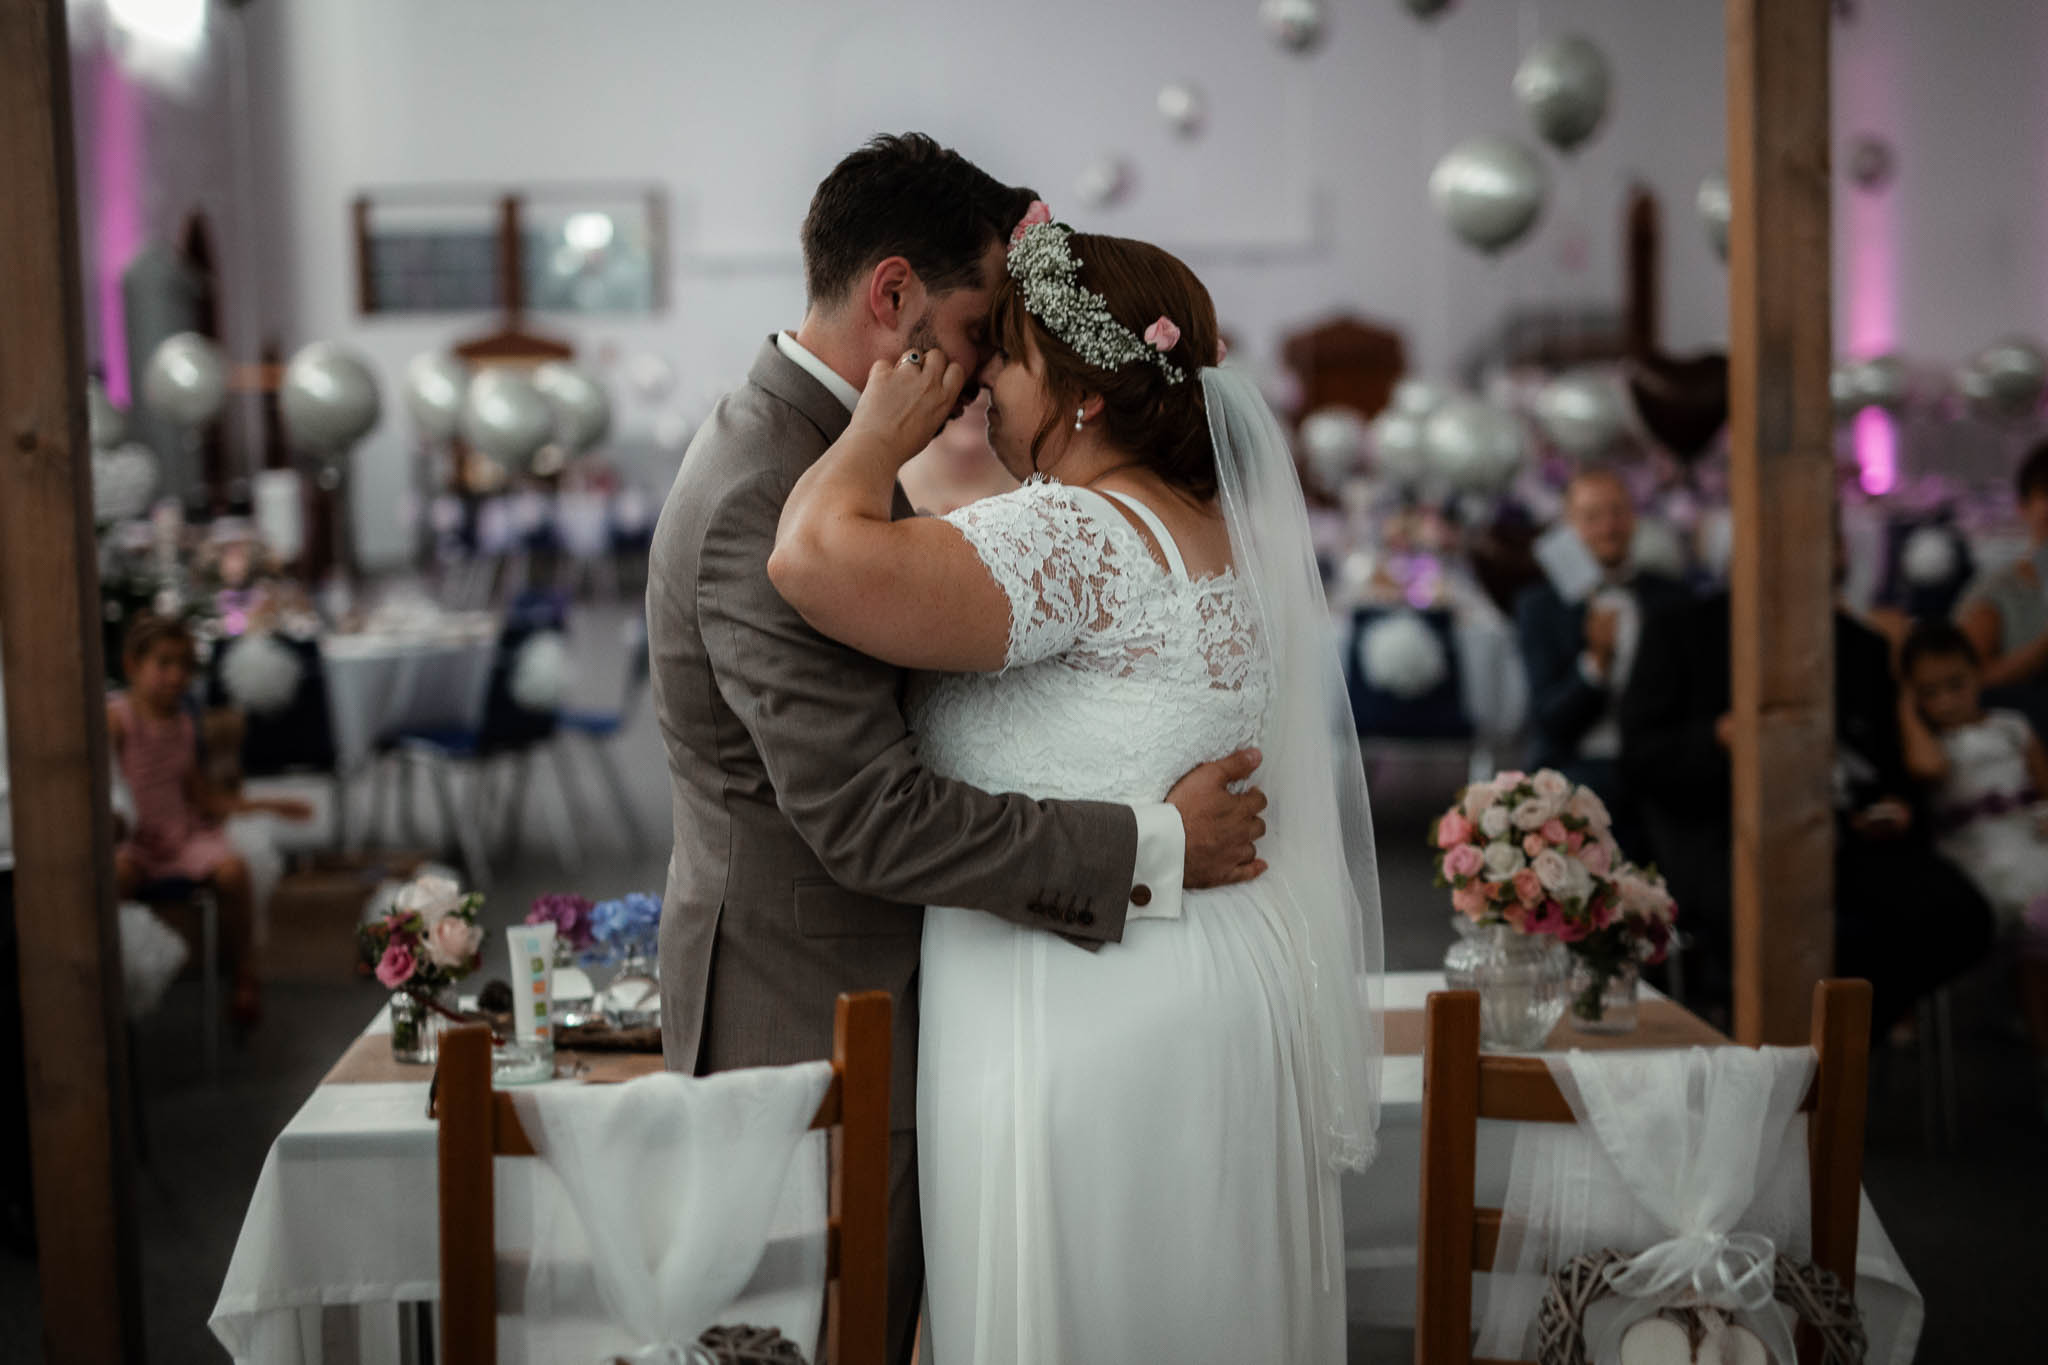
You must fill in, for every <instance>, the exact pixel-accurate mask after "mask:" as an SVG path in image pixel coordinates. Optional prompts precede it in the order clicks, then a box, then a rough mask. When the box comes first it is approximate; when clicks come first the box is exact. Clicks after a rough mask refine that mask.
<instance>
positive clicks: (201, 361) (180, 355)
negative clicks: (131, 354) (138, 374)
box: [142, 332, 228, 428]
mask: <svg viewBox="0 0 2048 1365" xmlns="http://www.w3.org/2000/svg"><path fill="white" fill-rule="evenodd" d="M227 396H228V367H227V361H226V359H225V358H224V357H223V356H222V355H221V350H220V347H219V345H217V344H216V343H215V342H214V341H213V340H212V339H211V338H208V337H203V336H201V335H199V333H197V332H179V333H178V334H177V335H175V336H170V337H166V338H164V340H163V341H162V342H160V343H158V345H157V348H156V350H154V351H152V352H151V353H150V357H149V361H148V363H146V364H145V365H144V366H143V367H142V402H143V405H144V406H145V407H147V408H148V409H149V410H150V411H151V412H153V413H155V414H157V415H158V416H160V417H162V418H164V419H165V420H166V421H169V422H173V423H175V424H176V425H178V426H181V427H187V428H191V427H203V426H205V425H206V424H207V423H208V422H211V421H212V420H213V419H214V418H216V417H218V416H220V410H221V406H222V405H223V404H224V403H226V402H227Z"/></svg>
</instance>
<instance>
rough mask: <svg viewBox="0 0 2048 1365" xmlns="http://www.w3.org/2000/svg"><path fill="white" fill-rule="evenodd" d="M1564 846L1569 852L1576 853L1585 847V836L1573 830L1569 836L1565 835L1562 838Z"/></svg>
mask: <svg viewBox="0 0 2048 1365" xmlns="http://www.w3.org/2000/svg"><path fill="white" fill-rule="evenodd" d="M1564 846H1565V847H1566V848H1567V849H1569V850H1570V851H1571V852H1573V853H1577V852H1578V851H1579V850H1580V849H1582V848H1584V847H1585V846H1586V836H1585V835H1583V834H1581V833H1579V832H1578V831H1577V830H1573V831H1572V832H1571V833H1570V834H1567V835H1566V836H1565V837H1564Z"/></svg>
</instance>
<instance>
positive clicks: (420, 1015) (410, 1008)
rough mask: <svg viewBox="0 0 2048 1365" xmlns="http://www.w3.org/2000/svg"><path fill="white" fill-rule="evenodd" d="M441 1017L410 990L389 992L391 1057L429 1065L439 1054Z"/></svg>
mask: <svg viewBox="0 0 2048 1365" xmlns="http://www.w3.org/2000/svg"><path fill="white" fill-rule="evenodd" d="M441 1025H442V1016H441V1015H439V1014H437V1013H436V1012H435V1011H434V1010H433V1009H432V1008H431V1007H429V1006H428V1004H427V1002H426V1001H424V1000H422V999H421V998H420V997H419V996H417V995H414V994H413V993H412V992H411V991H393V992H392V993H391V1059H392V1060H393V1061H397V1062H407V1063H411V1064H413V1065H417V1066H431V1065H433V1063H434V1061H435V1060H436V1059H437V1058H438V1057H439V1056H440V1055H441Z"/></svg>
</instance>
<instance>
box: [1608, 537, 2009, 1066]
mask: <svg viewBox="0 0 2048 1365" xmlns="http://www.w3.org/2000/svg"><path fill="white" fill-rule="evenodd" d="M1836 548H1837V554H1836V560H1837V566H1836V567H1837V580H1838V581H1839V578H1840V571H1841V555H1840V539H1839V537H1838V538H1837V542H1836ZM1834 626H1835V630H1834V635H1835V645H1834V650H1835V746H1836V747H1835V773H1834V793H1835V814H1836V831H1835V859H1834V862H1835V970H1836V971H1837V972H1838V973H1840V974H1841V975H1843V976H1856V977H1863V978H1865V979H1867V980H1868V981H1869V982H1870V983H1871V986H1872V989H1873V992H1874V996H1875V998H1874V1000H1873V1001H1872V1019H1871V1022H1872V1027H1873V1029H1874V1030H1877V1031H1879V1032H1880V1033H1882V1032H1883V1031H1885V1030H1888V1029H1890V1027H1891V1026H1892V1025H1893V1024H1895V1023H1897V1022H1899V1021H1900V1020H1901V1019H1902V1018H1904V1017H1905V1015H1906V1014H1907V1013H1908V1012H1909V1011H1910V1010H1911V1009H1912V1006H1913V1003H1914V1002H1915V1001H1917V1000H1918V999H1920V998H1921V997H1922V996H1924V995H1926V994H1928V993H1929V992H1931V991H1933V990H1934V989H1935V988H1936V987H1938V986H1940V985H1941V984H1942V983H1943V982H1945V981H1947V980H1949V979H1950V978H1951V977H1953V976H1955V975H1957V974H1958V973H1960V972H1962V971H1965V970H1967V969H1968V968H1969V967H1971V966H1973V965H1974V964H1975V963H1976V962H1977V961H1978V960H1980V959H1981V958H1982V957H1983V956H1984V954H1985V953H1986V952H1988V951H1989V950H1990V947H1991V938H1992V918H1991V907H1990V906H1989V905H1988V904H1987V903H1986V902H1985V899H1984V897H1983V895H1982V894H1980V893H1979V892H1978V890H1977V888H1976V887H1975V886H1973V885H1971V884H1970V880H1969V878H1967V877H1965V876H1964V875H1963V874H1962V873H1961V872H1960V871H1958V870H1957V869H1956V867H1955V866H1954V865H1953V864H1951V863H1950V862H1948V861H1947V860H1946V859H1944V858H1943V857H1941V856H1940V854H1938V853H1937V852H1936V851H1935V849H1934V844H1933V839H1932V837H1931V832H1930V830H1929V828H1928V826H1929V822H1928V821H1927V820H1926V819H1924V818H1923V817H1922V815H1921V813H1920V812H1919V810H1918V809H1917V808H1916V803H1915V801H1914V795H1915V788H1914V784H1913V780H1912V777H1911V774H1910V773H1908V771H1907V770H1906V765H1905V759H1904V756H1903V754H1902V752H1901V747H1900V735H1899V700H1898V690H1897V688H1896V687H1895V686H1894V685H1893V682H1892V671H1891V657H1890V649H1889V647H1888V646H1887V645H1886V644H1885V642H1884V640H1883V639H1882V638H1880V637H1879V636H1878V635H1877V634H1876V633H1875V632H1873V631H1871V630H1869V629H1868V628H1866V627H1865V626H1863V625H1861V624H1859V623H1858V622H1857V621H1855V620H1854V619H1853V618H1851V617H1850V616H1848V615H1847V614H1845V613H1844V612H1842V611H1840V610H1837V611H1836V612H1835V614H1834ZM1729 667H1730V656H1729V609H1728V597H1727V595H1726V594H1725V593H1724V594H1719V595H1716V596H1714V597H1711V598H1708V599H1706V600H1704V601H1702V602H1699V603H1697V604H1695V605H1692V606H1688V607H1684V608H1681V609H1679V610H1676V611H1671V612H1666V613H1665V614H1664V615H1662V616H1658V617H1655V618H1653V619H1652V620H1651V621H1650V623H1649V625H1648V626H1647V627H1646V628H1645V630H1644V632H1643V641H1642V645H1641V648H1640V650H1639V652H1638V654H1637V657H1636V667H1635V673H1634V675H1633V676H1632V677H1631V678H1630V679H1629V685H1628V690H1627V692H1626V693H1625V694H1624V695H1623V697H1622V701H1621V732H1622V754H1621V765H1622V774H1623V776H1624V778H1626V780H1627V781H1628V783H1629V785H1630V788H1631V790H1632V791H1633V792H1634V794H1635V797H1636V800H1637V802H1638V803H1639V807H1638V808H1639V809H1640V810H1641V812H1642V814H1643V817H1644V820H1645V822H1646V823H1647V824H1648V825H1649V827H1650V836H1651V842H1652V843H1653V844H1654V846H1655V848H1656V851H1657V857H1658V862H1659V866H1660V869H1661V870H1662V871H1663V872H1664V874H1665V876H1666V878H1667V879H1668V880H1669V882H1670V885H1671V892H1672V894H1673V895H1674V896H1675V897H1677V899H1678V904H1679V907H1680V912H1681V914H1682V915H1683V916H1684V919H1683V921H1682V923H1683V926H1684V928H1685V929H1686V931H1687V933H1688V934H1689V935H1690V936H1691V939H1692V944H1693V946H1692V948H1691V949H1690V950H1689V951H1688V954H1687V957H1686V979H1687V982H1688V984H1689V985H1694V984H1695V983H1696V988H1695V990H1694V991H1693V994H1694V995H1695V996H1696V997H1697V998H1698V1001H1699V1003H1702V1004H1706V1005H1708V1006H1709V1007H1710V1008H1711V1007H1715V1006H1719V1007H1723V1008H1725V1005H1726V1002H1727V1001H1728V999H1729V997H1730V990H1731V986H1732V982H1733V952H1732V943H1731V934H1730V908H1729V907H1730V894H1731V886H1730V882H1731V877H1730V872H1731V869H1730V856H1731V850H1732V848H1733V839H1732V835H1731V822H1730V802H1731V796H1730V773H1729V759H1728V751H1729V747H1730V745H1731V744H1732V743H1733V736H1734V724H1733V717H1732V716H1731V715H1730V713H1729Z"/></svg>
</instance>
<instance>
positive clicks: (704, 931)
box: [647, 134, 1265, 1361]
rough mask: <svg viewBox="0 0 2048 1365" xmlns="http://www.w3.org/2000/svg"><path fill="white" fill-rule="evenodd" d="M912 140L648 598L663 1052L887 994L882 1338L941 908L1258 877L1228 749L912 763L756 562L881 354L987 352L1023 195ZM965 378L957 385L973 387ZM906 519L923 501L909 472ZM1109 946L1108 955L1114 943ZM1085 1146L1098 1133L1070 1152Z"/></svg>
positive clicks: (916, 1246) (777, 359) (709, 424)
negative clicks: (662, 861)
mask: <svg viewBox="0 0 2048 1365" xmlns="http://www.w3.org/2000/svg"><path fill="white" fill-rule="evenodd" d="M1031 199H1032V195H1031V193H1030V192H1029V191H1026V190H1014V189H1010V188H1008V187H1006V186H1004V185H1002V184H1000V183H998V182H997V181H995V180H994V179H992V178H990V177H989V176H988V175H987V174H986V173H984V172H983V171H981V170H980V169H979V168H977V167H976V166H974V165H973V164H972V163H971V162H969V161H967V160H966V159H965V158H963V157H961V156H959V155H958V154H957V153H955V152H952V151H948V150H946V149H944V148H941V147H939V146H938V145H937V144H936V143H934V142H933V141H932V140H931V139H929V138H926V137H923V136H921V135H917V134H911V135H907V136H903V137H883V138H877V139H875V140H874V141H873V142H871V143H869V144H868V145H867V146H866V147H864V148H862V149H861V150H859V151H857V152H855V153H853V154H852V155H851V156H849V157H847V158H846V159H845V160H844V161H842V162H840V164H839V165H838V167H837V168H835V169H834V170H833V172H832V173H831V175H830V176H828V177H827V178H826V179H825V181H824V183H823V184H821V185H820V186H819V187H818V191H817V194H816V197H815V198H814V199H813V200H812V201H811V208H810V212H809V214H808V215H807V216H806V218H805V220H804V226H803V248H804V275H805V285H806V289H807V291H808V294H809V309H808V312H807V314H806V316H805V318H804V323H803V326H802V328H801V329H800V330H799V331H798V332H797V333H796V334H794V335H791V334H789V333H787V332H784V333H780V334H778V335H776V336H773V337H770V338H769V339H768V341H767V343H766V344H765V345H763V346H762V348H761V352H760V355H759V356H758V357H757V358H756V359H755V361H754V367H753V370H752V372H751V373H750V374H749V375H748V377H747V382H746V383H745V384H744V385H742V386H741V387H740V388H738V389H735V390H733V391H732V392H731V393H729V394H727V395H726V396H725V397H724V398H723V399H722V400H720V402H719V404H718V406H717V407H716V408H715V409H714V410H713V411H712V414H711V416H710V418H709V419H708V420H707V421H706V422H705V424H704V426H703V428H702V429H701V430H700V431H698V433H697V435H696V438H695V439H694V440H693V441H692V442H691V443H690V448H689V451H688V453H687V454H685V455H684V457H683V463H682V469H681V472H680V473H679V474H678V475H677V477H676V481H675V486H674V488H673V489H672V490H671V492H670V493H669V496H668V501H667V504H666V505H665V506H664V507H663V509H662V513H661V521H660V524H659V525H658V527H657V528H656V530H655V535H654V548H653V553H652V559H651V562H650V566H649V575H648V589H647V616H648V625H649V629H650V635H651V642H652V649H653V675H654V676H653V690H654V702H655V711H656V714H657V716H658V717H659V718H660V721H661V730H662V738H663V740H664V742H665V743H666V745H667V748H668V761H669V772H670V777H671V782H672V785H673V790H674V812H675V850H674V853H673V854H672V855H671V857H670V860H669V874H668V894H667V899H666V902H665V904H664V905H663V908H662V920H661V972H662V1045H663V1051H664V1052H665V1054H666V1058H667V1062H668V1065H669V1067H670V1068H671V1069H673V1070H678V1071H689V1072H695V1073H698V1074H702V1073H705V1072H710V1071H720V1070H726V1069H729V1068H734V1067H746V1066H764V1065H776V1064H781V1063H787V1062H795V1061H804V1060H810V1059H815V1058H819V1057H824V1056H827V1055H829V1053H830V1050H831V1042H832V1005H833V1000H834V998H835V997H836V996H837V994H838V993H839V992H841V991H854V990H872V989H882V990H886V991H888V992H889V993H890V994H891V995H892V996H894V997H895V1001H896V1026H895V1028H896V1032H895V1050H894V1056H893V1059H892V1075H891V1082H890V1085H891V1093H890V1110H891V1118H892V1124H891V1126H892V1127H893V1129H894V1130H895V1134H894V1138H893V1141H892V1144H891V1149H892V1150H891V1155H892V1165H893V1169H892V1171H891V1191H890V1238H889V1290H890V1293H889V1298H890V1305H889V1328H890V1350H891V1358H892V1359H894V1360H899V1361H907V1360H908V1359H909V1358H910V1352H911V1345H912V1341H913V1336H914V1332H915V1324H916V1317H917V1311H918V1302H919V1299H920V1297H921V1295H922V1291H923V1282H924V1261H923V1248H922V1245H921V1243H920V1240H919V1232H918V1210H917V1145H916V1133H915V1122H916V1093H917V1071H916V1066H917V967H918V943H919V934H920V931H921V926H922V920H923V911H922V909H921V907H922V906H924V905H926V904H936V905H954V906H965V907H969V908H973V909H978V910H985V911H987V912H988V913H990V914H993V915H998V916H1001V917H1002V918H1004V919H1007V920H1011V921H1013V922H1015V923H1018V924H1023V925H1028V926H1031V927H1034V928H1042V929H1044V930H1046V931H1047V932H1052V933H1059V934H1063V935H1065V936H1067V937H1068V938H1070V939H1072V940H1074V941H1076V942H1079V943H1081V944H1083V945H1084V946H1089V947H1100V946H1102V945H1103V944H1114V943H1116V942H1117V941H1118V940H1119V939H1121V938H1122V936H1123V932H1124V925H1125V922H1126V921H1127V920H1129V919H1135V918H1143V917H1159V918H1177V917H1178V916H1179V914H1180V896H1181V890H1182V888H1183V886H1186V887H1202V886H1214V885H1220V884H1224V883H1228V882H1235V881H1243V880H1247V879H1249V878H1250V877H1252V876H1255V875H1257V873H1258V872H1259V871H1260V870H1262V867H1263V865H1262V864H1260V863H1258V862H1257V861H1256V853H1255V849H1254V844H1255V841H1256V839H1257V837H1258V836H1259V835H1260V834H1261V833H1263V831H1264V825H1263V823H1262V822H1261V821H1260V819H1259V810H1260V809H1261V808H1262V807H1263V806H1264V804H1265V799H1264V797H1263V796H1260V795H1259V794H1257V793H1256V792H1254V793H1250V794H1245V795H1239V794H1234V793H1232V792H1231V791H1230V790H1229V789H1228V784H1229V783H1230V782H1232V781H1235V780H1237V779H1240V778H1244V777H1247V776H1249V775H1250V773H1251V771H1252V769H1253V767H1254V760H1253V758H1252V757H1250V756H1249V755H1233V756H1232V757H1231V758H1230V759H1226V760H1224V761H1223V762H1221V763H1215V764H1208V765H1205V766H1204V767H1201V768H1198V769H1196V770H1195V771H1194V772H1192V773H1190V774H1189V775H1188V776H1187V777H1185V778H1184V779H1182V781H1181V782H1180V784H1179V785H1178V786H1176V787H1175V788H1174V789H1173V791H1172V792H1171V793H1170V794H1169V796H1168V799H1167V801H1166V802H1164V803H1161V804H1159V805H1156V806H1140V807H1131V806H1120V805H1110V804H1103V803H1097V802H1080V801H1076V802H1062V801H1034V800H1031V799H1029V798H1028V797H1024V796H1019V795H1014V794H1012V795H992V794H990V793H988V792H984V791H981V790H979V789H977V788H974V787H970V786H966V785H964V784H962V783H959V782H954V781H950V780H947V779H945V778H941V777H939V776H937V775H935V774H933V773H931V772H928V771H926V769H925V768H924V767H923V766H922V764H921V763H920V762H919V759H918V754H917V740H916V737H915V736H914V735H912V734H911V732H910V730H909V728H908V725H907V723H906V721H905V719H904V713H903V698H904V690H905V686H906V683H907V677H906V675H905V674H904V673H903V672H902V671H901V670H899V669H896V668H894V667H892V666H891V665H889V664H885V663H882V662H880V661H878V660H875V659H871V658H868V657H866V656H865V655H862V654H858V653H855V652H854V651H852V650H850V649H848V648H846V647H845V646H843V645H840V644H836V643H834V642H833V641H831V640H827V639H826V638H824V637H823V636H821V635H819V634H818V633H817V632H815V631H813V630H812V629H811V628H810V627H809V626H807V625H805V624H804V622H803V621H802V620H801V619H800V618H799V617H798V616H797V614H796V612H794V611H793V610H791V609H790V608H789V606H787V605H786V604H785V603H784V602H783V601H782V599H781V598H780V597H778V596H777V595H776V592H775V589H774V588H773V587H772V586H771V585H770V584H769V581H768V571H767V565H768V554H769V551H770V550H771V549H772V548H773V547H774V542H775V526H776V521H777V519H778V518H779V517H780V515H781V512H782V504H783V501H784V499H785V498H786V497H787V496H788V495H789V491H790V488H791V486H792V485H793V484H795V482H796V480H797V478H798V477H799V476H800V475H801V474H802V473H803V472H804V470H805V469H807V468H809V466H810V465H811V463H812V462H813V461H815V460H816V459H817V458H818V457H819V456H820V455H822V454H823V453H824V452H825V448H826V447H827V446H829V445H830V444H831V443H832V442H833V441H834V440H836V439H837V438H838V436H839V435H840V433H841V432H842V431H844V430H845V429H846V425H847V422H848V419H849V418H850V416H851V415H852V411H853V407H854V404H855V403H856V402H857V401H858V399H859V396H860V394H859V389H860V386H861V385H862V384H864V383H865V382H866V379H867V375H868V371H869V369H870V368H871V367H872V365H873V364H874V363H875V362H876V361H885V362H889V363H894V362H895V361H896V360H897V359H898V358H899V357H900V356H901V355H902V354H903V352H904V351H906V350H910V349H919V350H943V351H944V352H945V353H946V355H947V356H948V357H951V358H953V359H957V360H959V361H961V363H962V364H963V365H965V366H967V367H968V369H969V372H970V373H972V372H974V371H975V370H977V369H978V368H979V367H980V365H981V364H982V362H983V361H985V360H986V359H987V357H988V349H987V339H986V332H985V326H984V318H985V315H986V313H987V311H988V303H989V299H990V296H991V294H992V292H993V289H994V287H995V285H996V284H997V282H998V281H999V279H1000V278H1001V272H1002V270H1003V268H1004V266H1003V259H1004V248H1005V245H1006V243H1007V240H1008V235H1009V231H1010V228H1011V227H1012V225H1014V224H1015V223H1016V222H1017V220H1018V219H1019V218H1021V217H1022V216H1023V214H1024V211H1025V209H1026V208H1027V207H1028V206H1029V205H1030V202H1031ZM973 390H974V386H973V384H972V383H970V384H969V386H968V392H966V393H964V394H963V395H962V398H961V401H962V403H963V404H964V403H966V402H968V401H971V400H972V398H973V397H974V392H973ZM897 509H898V515H905V516H907V515H909V513H910V507H909V504H908V503H907V502H906V501H905V500H904V498H903V495H902V492H901V490H900V489H899V490H898V493H897ZM1110 951H1114V949H1111V950H1110ZM1074 1159H1075V1160H1086V1154H1085V1153H1076V1154H1074Z"/></svg>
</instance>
